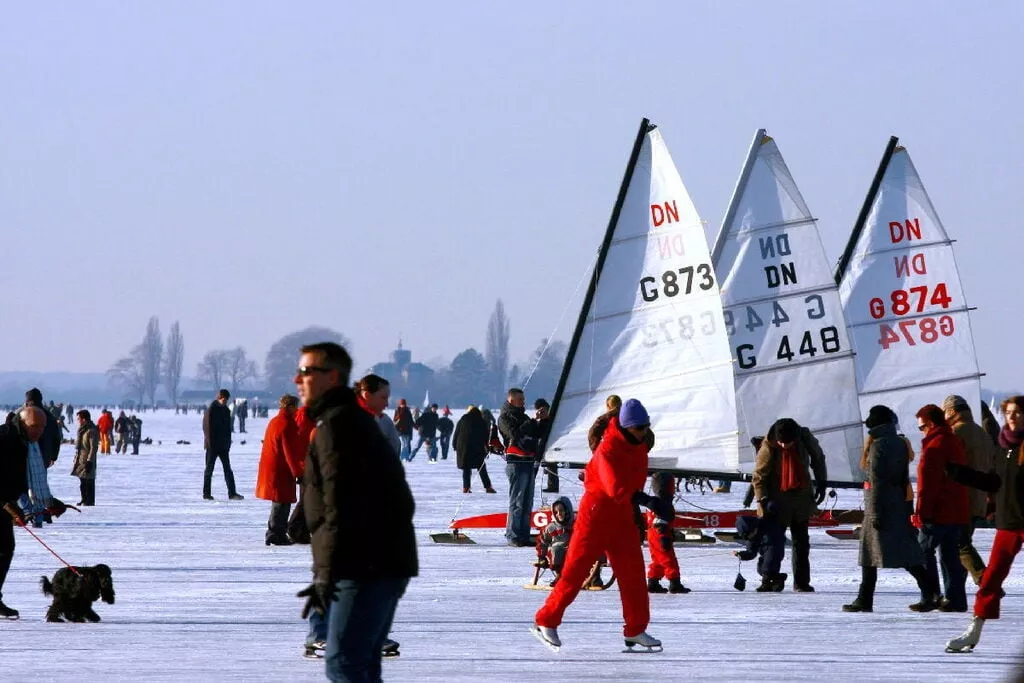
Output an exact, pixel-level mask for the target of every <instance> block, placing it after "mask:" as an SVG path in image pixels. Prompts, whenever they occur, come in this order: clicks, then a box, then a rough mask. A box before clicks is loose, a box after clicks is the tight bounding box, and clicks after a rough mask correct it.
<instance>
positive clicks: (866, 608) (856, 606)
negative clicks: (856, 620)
mask: <svg viewBox="0 0 1024 683" xmlns="http://www.w3.org/2000/svg"><path fill="white" fill-rule="evenodd" d="M843 611H844V612H872V611H874V609H873V605H872V604H871V600H865V599H863V598H862V597H860V596H859V595H858V596H857V597H856V598H854V599H853V602H851V603H850V604H848V605H843Z"/></svg>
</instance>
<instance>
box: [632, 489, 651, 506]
mask: <svg viewBox="0 0 1024 683" xmlns="http://www.w3.org/2000/svg"><path fill="white" fill-rule="evenodd" d="M650 501H651V496H649V495H647V494H646V493H644V492H643V491H637V492H636V493H634V494H633V497H632V498H631V499H630V502H631V503H633V505H642V506H643V507H645V508H648V509H650V507H651V506H650Z"/></svg>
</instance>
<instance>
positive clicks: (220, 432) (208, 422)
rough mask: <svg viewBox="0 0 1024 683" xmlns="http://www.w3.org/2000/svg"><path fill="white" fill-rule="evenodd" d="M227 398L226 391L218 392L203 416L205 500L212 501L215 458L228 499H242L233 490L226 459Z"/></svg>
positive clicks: (228, 445) (228, 447) (228, 436)
mask: <svg viewBox="0 0 1024 683" xmlns="http://www.w3.org/2000/svg"><path fill="white" fill-rule="evenodd" d="M229 398H231V393H230V392H229V391H228V390H227V389H221V390H220V391H218V392H217V398H216V399H215V400H214V401H213V403H211V404H210V407H209V408H207V409H206V415H204V416H203V442H204V447H205V448H206V470H205V471H204V472H203V498H204V499H205V500H213V495H212V494H211V493H210V485H211V483H212V479H213V467H214V465H216V464H217V458H220V465H221V469H223V470H224V483H225V484H227V487H228V498H229V499H231V500H242V499H243V498H244V496H241V495H239V493H238V491H237V490H235V473H234V472H232V471H231V460H230V459H229V458H228V452H229V451H230V450H231V410H230V409H229V408H228V399H229Z"/></svg>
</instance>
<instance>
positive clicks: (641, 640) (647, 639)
mask: <svg viewBox="0 0 1024 683" xmlns="http://www.w3.org/2000/svg"><path fill="white" fill-rule="evenodd" d="M634 645H639V646H640V647H645V648H647V649H648V650H650V651H652V652H661V641H660V640H658V639H657V638H654V637H652V636H649V635H647V632H646V631H644V632H642V633H639V634H637V635H635V636H626V647H627V648H629V649H630V650H632V649H633V646H634Z"/></svg>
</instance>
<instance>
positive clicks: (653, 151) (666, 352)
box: [544, 122, 739, 473]
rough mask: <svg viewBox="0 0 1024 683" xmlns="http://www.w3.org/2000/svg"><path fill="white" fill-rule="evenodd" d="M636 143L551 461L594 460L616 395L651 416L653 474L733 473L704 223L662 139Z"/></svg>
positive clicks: (727, 389) (728, 397) (653, 136)
mask: <svg viewBox="0 0 1024 683" xmlns="http://www.w3.org/2000/svg"><path fill="white" fill-rule="evenodd" d="M645 124H646V122H645ZM642 133H643V131H642ZM637 143H638V145H639V149H638V150H636V149H635V150H634V155H635V163H634V164H633V165H632V166H631V168H630V169H627V177H629V178H630V180H629V183H628V187H627V189H626V192H625V196H624V198H622V197H621V196H620V201H621V210H620V211H619V213H618V220H614V219H613V224H612V225H611V226H609V231H610V233H611V234H610V235H608V236H606V249H603V256H604V258H603V261H602V260H601V259H600V258H599V261H598V269H597V272H595V275H594V277H595V278H596V284H594V283H592V288H593V289H592V292H593V296H592V298H590V305H589V307H587V310H584V311H582V312H581V317H580V322H579V326H578V327H577V333H576V335H574V341H575V348H574V349H570V354H569V358H568V359H567V362H568V361H571V362H570V364H569V365H568V367H567V368H566V370H565V371H564V375H563V382H562V385H561V386H560V389H561V391H560V392H559V393H558V394H556V405H555V406H554V407H553V410H554V422H553V424H552V430H551V435H550V437H549V445H548V447H547V449H546V451H545V455H544V457H545V460H547V461H551V462H567V463H585V462H587V461H588V460H589V459H590V455H591V453H590V449H589V447H588V445H587V431H588V429H589V428H590V426H591V424H592V423H593V421H594V420H595V419H596V418H597V417H598V416H600V415H601V414H602V413H603V412H604V411H605V407H604V403H605V398H606V397H607V396H608V395H609V394H618V395H619V396H621V397H622V399H623V400H624V401H625V400H628V399H630V398H637V399H640V401H641V402H642V403H643V404H644V406H645V407H646V408H647V410H648V413H649V414H650V416H651V427H652V429H653V430H654V432H655V435H656V444H655V447H654V449H653V450H652V451H651V454H650V465H651V467H652V468H653V469H676V470H689V471H708V472H722V473H724V472H736V471H738V464H739V463H738V460H737V458H738V449H737V427H736V406H735V395H734V388H733V380H732V362H731V355H730V352H729V344H728V340H727V337H726V332H725V326H724V320H723V317H722V305H721V298H720V296H719V291H718V282H717V281H716V278H715V274H714V270H713V268H712V266H711V258H710V254H709V252H708V245H707V238H706V237H705V235H704V228H703V226H702V223H701V220H700V217H699V216H698V215H697V211H696V209H695V208H694V206H693V202H692V201H691V199H690V196H689V194H688V193H687V191H686V188H685V187H684V186H683V182H682V180H681V179H680V177H679V172H678V171H677V170H676V167H675V164H673V162H672V157H671V156H670V155H669V152H668V149H667V147H666V146H665V143H664V141H663V140H662V137H661V132H660V131H658V130H657V129H653V128H652V129H650V130H648V131H647V132H646V133H645V134H642V139H641V138H640V137H638V140H637ZM630 172H631V176H630ZM617 208H618V207H617ZM613 215H614V214H613Z"/></svg>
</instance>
